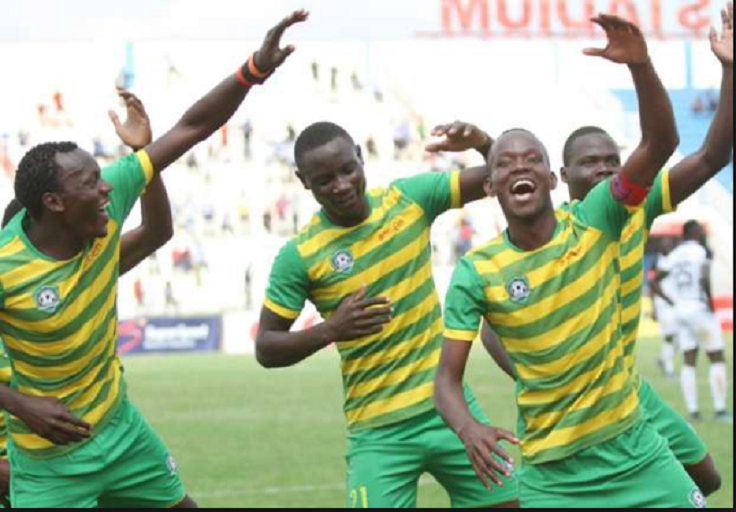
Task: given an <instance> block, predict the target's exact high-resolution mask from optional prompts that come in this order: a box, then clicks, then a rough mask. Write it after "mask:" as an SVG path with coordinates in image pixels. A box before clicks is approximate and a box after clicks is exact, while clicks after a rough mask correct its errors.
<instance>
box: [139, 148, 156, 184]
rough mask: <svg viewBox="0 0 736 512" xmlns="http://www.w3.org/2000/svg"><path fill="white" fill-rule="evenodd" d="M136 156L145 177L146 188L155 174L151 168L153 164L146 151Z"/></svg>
mask: <svg viewBox="0 0 736 512" xmlns="http://www.w3.org/2000/svg"><path fill="white" fill-rule="evenodd" d="M137 156H138V161H139V162H140V163H141V167H143V173H144V174H145V176H146V186H148V185H149V184H150V183H151V180H152V179H153V176H154V174H156V170H155V169H154V168H153V162H151V157H150V156H148V153H147V152H146V150H141V151H139V152H138V153H137Z"/></svg>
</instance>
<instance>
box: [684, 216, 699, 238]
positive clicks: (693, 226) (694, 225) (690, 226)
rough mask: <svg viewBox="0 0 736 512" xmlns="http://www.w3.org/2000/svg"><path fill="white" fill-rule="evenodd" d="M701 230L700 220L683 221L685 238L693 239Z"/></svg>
mask: <svg viewBox="0 0 736 512" xmlns="http://www.w3.org/2000/svg"><path fill="white" fill-rule="evenodd" d="M702 230H703V225H702V224H701V223H700V222H698V221H697V220H691V221H688V222H686V223H685V226H684V227H683V234H684V235H685V239H687V240H694V239H696V238H697V235H698V234H700V232H701V231H702Z"/></svg>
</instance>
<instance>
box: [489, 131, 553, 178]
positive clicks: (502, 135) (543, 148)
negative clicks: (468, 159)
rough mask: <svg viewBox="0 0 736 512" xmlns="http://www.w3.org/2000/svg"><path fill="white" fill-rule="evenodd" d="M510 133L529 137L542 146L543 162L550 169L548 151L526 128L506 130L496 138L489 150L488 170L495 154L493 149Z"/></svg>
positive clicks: (550, 162) (550, 161) (550, 163)
mask: <svg viewBox="0 0 736 512" xmlns="http://www.w3.org/2000/svg"><path fill="white" fill-rule="evenodd" d="M512 133H524V134H526V135H529V136H530V137H531V138H533V139H534V140H536V141H537V142H539V144H540V146H542V152H543V153H544V158H545V160H547V165H548V166H550V167H552V160H551V159H550V157H549V151H547V146H545V145H544V143H543V142H542V140H541V139H540V138H539V137H537V135H536V134H535V133H534V132H532V131H530V130H527V129H526V128H512V129H510V130H506V131H505V132H503V133H502V134H501V136H500V137H498V139H496V142H495V143H494V144H493V147H492V148H491V154H490V158H489V161H488V163H489V166H488V167H489V170H490V168H491V164H492V163H493V160H494V159H495V156H496V154H495V148H497V147H498V142H499V141H500V140H501V139H503V138H504V137H506V136H507V135H511V134H512Z"/></svg>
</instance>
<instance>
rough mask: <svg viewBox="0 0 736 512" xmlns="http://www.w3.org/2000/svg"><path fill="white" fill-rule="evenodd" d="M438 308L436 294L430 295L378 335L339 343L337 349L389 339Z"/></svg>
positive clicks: (346, 348) (351, 347) (399, 316)
mask: <svg viewBox="0 0 736 512" xmlns="http://www.w3.org/2000/svg"><path fill="white" fill-rule="evenodd" d="M438 306H439V298H438V297H437V294H436V293H430V294H429V296H428V297H427V298H426V299H424V300H423V301H422V302H420V303H419V304H418V305H417V306H415V307H413V308H412V309H409V310H407V311H405V312H404V313H401V314H400V315H397V316H396V317H394V319H393V320H392V321H391V323H390V324H389V325H388V327H387V328H386V329H385V330H384V331H383V332H382V333H380V334H376V335H375V336H370V337H368V338H363V339H360V340H356V341H350V342H347V343H340V344H339V345H338V348H339V349H340V351H341V352H342V351H345V350H353V349H356V348H360V347H366V346H368V345H372V344H374V343H376V342H377V341H379V340H382V339H386V338H390V337H391V336H393V335H395V334H396V333H397V332H399V331H401V330H403V329H406V328H407V327H409V326H411V325H414V324H416V323H417V322H419V321H420V320H422V319H423V318H425V317H426V316H427V315H428V314H430V313H431V312H432V311H433V310H434V309H435V308H437V307H438ZM431 335H432V333H427V336H431Z"/></svg>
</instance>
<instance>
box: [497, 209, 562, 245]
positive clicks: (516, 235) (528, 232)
mask: <svg viewBox="0 0 736 512" xmlns="http://www.w3.org/2000/svg"><path fill="white" fill-rule="evenodd" d="M508 221H509V230H508V233H509V240H510V241H511V243H512V244H514V245H515V246H516V247H518V248H519V249H521V250H522V251H536V250H537V249H541V248H542V247H544V246H545V245H547V244H549V243H550V242H551V241H552V240H553V239H554V237H555V233H556V232H557V216H556V215H555V211H554V209H551V210H545V211H544V212H543V213H542V214H540V215H539V216H537V217H533V218H518V217H509V218H508Z"/></svg>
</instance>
